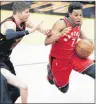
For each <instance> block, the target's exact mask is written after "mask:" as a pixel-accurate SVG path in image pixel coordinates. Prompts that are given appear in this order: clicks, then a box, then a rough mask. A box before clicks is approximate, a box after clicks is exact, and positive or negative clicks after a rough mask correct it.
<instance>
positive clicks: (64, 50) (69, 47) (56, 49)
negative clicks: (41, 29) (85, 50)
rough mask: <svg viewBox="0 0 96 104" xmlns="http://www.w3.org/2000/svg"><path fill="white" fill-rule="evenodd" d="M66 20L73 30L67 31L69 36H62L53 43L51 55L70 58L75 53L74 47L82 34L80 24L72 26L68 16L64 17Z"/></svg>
mask: <svg viewBox="0 0 96 104" xmlns="http://www.w3.org/2000/svg"><path fill="white" fill-rule="evenodd" d="M64 22H65V23H66V25H67V27H72V30H71V31H70V32H69V33H67V36H62V37H60V38H59V39H58V40H57V42H55V43H53V44H52V47H51V53H50V55H51V56H53V57H55V58H58V59H70V58H71V57H72V56H73V55H74V52H75V51H74V48H75V46H76V43H77V39H78V38H79V35H80V26H76V27H74V26H72V24H71V23H70V22H69V20H68V18H67V17H64ZM68 36H69V37H70V39H68Z"/></svg>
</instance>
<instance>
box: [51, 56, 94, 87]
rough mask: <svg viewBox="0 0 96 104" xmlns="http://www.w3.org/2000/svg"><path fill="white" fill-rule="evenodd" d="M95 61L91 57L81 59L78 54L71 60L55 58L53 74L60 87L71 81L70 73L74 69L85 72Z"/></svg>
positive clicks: (52, 68) (52, 67)
mask: <svg viewBox="0 0 96 104" xmlns="http://www.w3.org/2000/svg"><path fill="white" fill-rule="evenodd" d="M93 63H94V61H93V60H91V59H88V58H87V59H81V58H79V57H78V56H77V55H74V57H73V58H72V59H71V60H68V59H64V60H60V59H53V61H52V64H51V65H52V66H51V70H52V74H53V77H54V82H55V84H56V85H57V86H58V87H64V86H66V85H67V84H68V83H69V77H70V73H71V71H72V69H73V70H75V71H78V72H83V71H84V70H86V68H87V67H89V66H90V65H92V64H93Z"/></svg>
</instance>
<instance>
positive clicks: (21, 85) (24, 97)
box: [1, 68, 28, 103]
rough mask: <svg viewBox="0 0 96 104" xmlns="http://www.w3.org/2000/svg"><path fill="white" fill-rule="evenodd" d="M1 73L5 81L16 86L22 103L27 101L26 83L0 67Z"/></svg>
mask: <svg viewBox="0 0 96 104" xmlns="http://www.w3.org/2000/svg"><path fill="white" fill-rule="evenodd" d="M1 73H2V75H4V77H5V78H6V79H7V82H8V83H9V84H10V85H13V86H16V87H18V88H19V89H20V95H21V100H22V103H27V96H28V87H27V85H26V84H24V83H23V82H22V81H20V79H18V78H17V76H15V75H13V74H12V73H11V72H9V71H8V70H7V69H4V68H1Z"/></svg>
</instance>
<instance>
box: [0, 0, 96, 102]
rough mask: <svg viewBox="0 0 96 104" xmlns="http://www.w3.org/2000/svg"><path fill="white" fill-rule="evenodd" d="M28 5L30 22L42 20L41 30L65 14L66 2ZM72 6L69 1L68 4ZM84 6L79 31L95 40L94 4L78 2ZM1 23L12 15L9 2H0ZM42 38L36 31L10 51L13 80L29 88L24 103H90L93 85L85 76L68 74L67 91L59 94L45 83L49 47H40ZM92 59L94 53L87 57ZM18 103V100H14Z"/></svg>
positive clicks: (49, 26) (91, 80) (37, 2)
mask: <svg viewBox="0 0 96 104" xmlns="http://www.w3.org/2000/svg"><path fill="white" fill-rule="evenodd" d="M26 2H30V3H31V5H32V6H31V10H30V12H31V15H32V19H33V20H34V21H35V22H37V21H41V20H44V23H43V24H42V26H43V27H44V28H49V29H50V28H51V27H52V26H53V24H54V23H55V22H56V21H57V20H58V19H60V18H63V16H64V15H66V14H67V9H68V5H69V3H70V2H69V1H66V2H65V1H33V2H32V1H26ZM71 2H72V1H71ZM80 2H82V3H83V4H84V9H83V14H84V22H83V25H82V30H83V31H84V32H85V34H86V35H87V36H88V37H89V38H91V39H92V40H93V41H94V40H95V36H94V31H95V29H94V25H95V23H94V18H95V1H80ZM0 4H1V11H0V13H1V21H3V20H4V19H5V18H6V17H9V16H11V15H12V4H13V2H11V1H10V2H9V1H8V2H3V1H2V2H0ZM45 38H46V37H45V36H44V35H43V34H41V33H39V32H38V31H36V32H34V33H32V34H30V35H28V36H26V37H24V38H23V40H22V41H21V42H20V43H19V45H18V46H16V48H15V49H14V50H13V53H12V55H11V60H12V62H13V64H14V66H15V70H16V72H17V76H18V77H19V78H20V79H21V80H23V81H25V83H27V84H28V87H29V96H28V103H94V102H95V95H94V91H95V89H94V81H93V79H91V78H89V77H88V76H86V75H81V74H79V73H77V72H75V71H72V74H71V76H70V77H71V79H70V87H69V91H68V93H66V94H63V93H61V92H60V91H59V90H58V89H57V88H56V87H55V86H51V85H50V84H49V83H48V82H47V79H46V75H47V69H46V65H47V63H48V55H49V52H50V46H47V47H46V46H44V39H45ZM89 58H91V59H94V52H93V54H92V55H91V56H90V57H89ZM17 103H20V98H19V99H18V100H17Z"/></svg>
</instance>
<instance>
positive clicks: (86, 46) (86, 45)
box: [75, 39, 94, 58]
mask: <svg viewBox="0 0 96 104" xmlns="http://www.w3.org/2000/svg"><path fill="white" fill-rule="evenodd" d="M93 50H94V45H93V42H92V41H91V40H88V39H81V40H80V41H78V42H77V44H76V47H75V51H76V53H77V55H78V56H79V57H81V58H87V57H88V56H90V55H91V54H92V52H93Z"/></svg>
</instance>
